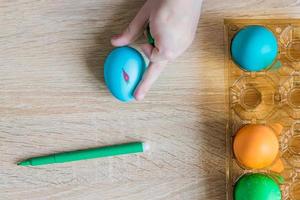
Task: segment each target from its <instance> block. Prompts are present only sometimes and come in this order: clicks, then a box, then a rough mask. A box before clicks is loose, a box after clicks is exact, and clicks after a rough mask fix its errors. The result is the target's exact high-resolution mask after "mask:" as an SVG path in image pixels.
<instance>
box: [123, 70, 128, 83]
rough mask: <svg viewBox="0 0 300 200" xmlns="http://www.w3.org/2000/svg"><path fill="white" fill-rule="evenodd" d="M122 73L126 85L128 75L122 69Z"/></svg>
mask: <svg viewBox="0 0 300 200" xmlns="http://www.w3.org/2000/svg"><path fill="white" fill-rule="evenodd" d="M122 71H123V78H124V80H125V81H126V83H129V75H128V74H127V73H126V71H125V70H124V69H122Z"/></svg>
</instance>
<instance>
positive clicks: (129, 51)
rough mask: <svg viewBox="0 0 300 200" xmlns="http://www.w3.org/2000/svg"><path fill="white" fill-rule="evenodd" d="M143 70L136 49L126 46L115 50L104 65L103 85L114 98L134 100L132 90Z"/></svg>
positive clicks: (141, 57)
mask: <svg viewBox="0 0 300 200" xmlns="http://www.w3.org/2000/svg"><path fill="white" fill-rule="evenodd" d="M145 69H146V64H145V60H144V58H143V56H142V55H141V54H140V53H139V52H138V51H137V50H136V49H134V48H132V47H128V46H125V47H118V48H115V49H113V50H112V51H111V52H110V53H109V55H108V56H107V58H106V60H105V63H104V79H105V83H106V85H107V87H108V89H109V91H110V92H111V93H112V94H113V96H114V97H116V98H117V99H118V100H120V101H123V102H129V101H131V100H133V99H134V96H133V94H134V90H135V88H136V87H137V85H138V84H139V82H140V80H141V79H142V76H143V74H144V71H145Z"/></svg>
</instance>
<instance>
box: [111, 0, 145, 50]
mask: <svg viewBox="0 0 300 200" xmlns="http://www.w3.org/2000/svg"><path fill="white" fill-rule="evenodd" d="M149 10H150V9H148V4H147V3H146V4H144V6H143V7H142V8H141V9H140V11H139V12H138V14H137V15H136V16H135V18H134V19H133V20H132V21H131V22H130V24H129V25H128V27H127V28H126V29H125V30H124V31H123V33H121V34H118V35H115V36H113V37H112V38H111V44H112V45H113V46H125V45H128V44H130V43H131V42H133V41H134V40H136V39H137V38H138V36H139V35H140V33H142V32H143V29H144V25H145V24H146V22H147V21H148V18H149Z"/></svg>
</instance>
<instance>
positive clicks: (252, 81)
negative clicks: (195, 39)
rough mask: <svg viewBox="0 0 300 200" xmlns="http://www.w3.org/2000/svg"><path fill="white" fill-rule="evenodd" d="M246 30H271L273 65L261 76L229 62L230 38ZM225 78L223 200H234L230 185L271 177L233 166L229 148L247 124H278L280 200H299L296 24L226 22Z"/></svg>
mask: <svg viewBox="0 0 300 200" xmlns="http://www.w3.org/2000/svg"><path fill="white" fill-rule="evenodd" d="M248 25H262V26H265V27H266V28H268V29H269V30H271V31H272V32H273V33H274V34H275V36H276V38H277V42H278V47H279V53H278V56H277V60H276V61H275V62H274V64H273V65H272V66H270V67H269V68H268V69H266V70H264V71H261V72H247V71H243V70H242V69H240V68H239V67H238V66H237V65H236V64H235V63H234V62H233V61H232V59H231V54H230V45H231V41H232V39H233V37H234V35H235V34H236V33H237V32H238V31H239V30H240V29H242V28H243V27H245V26H248ZM224 36H225V38H224V39H225V73H226V79H227V86H226V90H227V98H226V99H227V102H226V105H227V109H228V110H227V111H228V124H227V130H226V145H227V148H226V149H227V162H226V177H227V181H226V183H227V199H228V200H231V199H233V189H234V184H235V182H236V181H237V179H238V178H239V177H240V176H242V175H243V174H245V173H249V172H261V173H271V174H274V172H271V171H268V170H247V169H243V168H242V167H241V166H240V165H239V164H238V163H237V161H236V160H235V158H234V154H233V150H232V142H233V137H234V135H235V133H236V132H237V130H238V129H239V128H240V127H241V126H243V125H244V124H248V123H256V124H272V123H280V124H281V125H282V126H283V127H284V128H283V131H282V133H281V135H280V136H279V142H280V156H281V158H282V160H283V163H284V171H283V172H282V173H281V174H280V175H281V176H283V177H284V179H285V181H284V183H283V184H281V185H280V187H281V191H282V199H283V200H287V199H289V200H300V19H272V20H270V19H259V20H257V19H225V20H224Z"/></svg>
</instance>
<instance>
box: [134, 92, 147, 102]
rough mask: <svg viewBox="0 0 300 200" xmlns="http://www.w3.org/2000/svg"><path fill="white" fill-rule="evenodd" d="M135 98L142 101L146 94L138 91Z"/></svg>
mask: <svg viewBox="0 0 300 200" xmlns="http://www.w3.org/2000/svg"><path fill="white" fill-rule="evenodd" d="M134 98H135V99H136V100H137V101H141V100H143V99H144V98H145V94H138V93H135V94H134Z"/></svg>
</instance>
